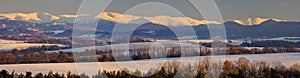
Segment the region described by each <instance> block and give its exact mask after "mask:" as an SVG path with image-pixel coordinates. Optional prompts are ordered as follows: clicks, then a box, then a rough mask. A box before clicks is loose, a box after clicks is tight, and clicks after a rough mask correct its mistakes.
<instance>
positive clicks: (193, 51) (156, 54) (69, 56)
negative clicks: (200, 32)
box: [0, 45, 300, 64]
mask: <svg viewBox="0 0 300 78" xmlns="http://www.w3.org/2000/svg"><path fill="white" fill-rule="evenodd" d="M60 49H61V47H59V46H41V47H31V48H27V49H22V50H17V49H13V50H11V51H9V52H0V64H15V63H68V62H74V59H78V60H77V61H82V62H91V61H95V60H94V59H97V60H98V61H99V62H108V61H130V60H141V59H155V58H172V57H186V56H199V55H200V56H209V55H212V54H213V53H214V52H213V50H211V49H209V48H207V47H201V48H192V47H172V48H166V47H151V48H150V47H145V48H132V49H128V50H126V49H122V48H119V49H109V50H85V51H84V52H78V53H75V54H76V55H80V56H78V57H75V58H74V57H73V54H74V53H72V52H62V51H60V52H45V51H47V50H60ZM95 52H96V53H95ZM284 52H300V51H299V50H298V49H297V47H264V48H262V49H258V48H253V49H247V48H245V47H243V46H234V45H229V46H227V49H226V55H234V54H264V53H284ZM224 54H225V53H224ZM128 57H130V58H128ZM116 58H117V59H116Z"/></svg>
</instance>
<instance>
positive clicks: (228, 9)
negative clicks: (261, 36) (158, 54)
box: [0, 0, 300, 20]
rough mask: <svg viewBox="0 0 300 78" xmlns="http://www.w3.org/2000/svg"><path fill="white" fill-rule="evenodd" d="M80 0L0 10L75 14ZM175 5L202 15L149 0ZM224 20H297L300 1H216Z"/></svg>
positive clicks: (25, 1) (8, 2)
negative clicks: (270, 18) (257, 18)
mask: <svg viewBox="0 0 300 78" xmlns="http://www.w3.org/2000/svg"><path fill="white" fill-rule="evenodd" d="M81 1H82V0H1V1H0V13H10V12H36V11H38V12H49V13H52V14H76V12H77V8H78V7H79V6H80V3H81ZM149 1H150V0H114V3H113V4H111V5H110V7H109V8H108V9H107V11H113V12H125V11H126V10H127V9H128V8H131V7H133V6H135V5H137V4H140V3H143V2H149ZM151 1H159V2H163V3H166V4H169V5H171V6H174V7H175V8H177V9H178V10H179V11H181V12H182V13H183V14H185V15H186V16H189V17H193V18H198V19H201V15H200V14H199V13H198V12H197V11H196V9H195V8H193V7H192V6H191V4H190V3H187V1H186V0H151ZM215 1H216V3H217V5H218V6H219V8H220V11H221V14H222V15H223V18H224V20H232V19H241V18H248V17H274V18H280V19H289V20H300V15H299V14H300V5H299V4H300V0H215Z"/></svg>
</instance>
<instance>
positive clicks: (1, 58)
mask: <svg viewBox="0 0 300 78" xmlns="http://www.w3.org/2000/svg"><path fill="white" fill-rule="evenodd" d="M69 62H74V58H73V55H72V53H67V52H58V53H56V52H44V51H42V52H32V53H25V54H18V53H16V54H12V53H0V64H24V63H69Z"/></svg>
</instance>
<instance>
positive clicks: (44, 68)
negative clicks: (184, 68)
mask: <svg viewBox="0 0 300 78" xmlns="http://www.w3.org/2000/svg"><path fill="white" fill-rule="evenodd" d="M240 57H246V58H248V59H249V60H250V61H252V62H253V61H266V62H267V63H268V64H270V65H272V63H273V62H276V61H281V62H282V63H283V64H284V65H286V66H291V65H293V64H295V63H300V61H299V59H300V53H279V54H255V55H227V56H213V57H212V58H213V59H225V60H232V61H236V60H238V58H240ZM199 58H201V59H203V58H205V57H202V56H197V57H184V58H167V59H166V60H167V61H172V60H178V61H182V62H191V60H196V59H199ZM150 62H154V63H163V62H165V60H164V59H154V60H139V61H127V62H89V63H49V64H12V65H0V69H6V70H8V71H13V70H14V71H15V72H16V73H24V72H25V71H32V72H33V73H34V74H36V73H39V72H41V73H48V72H49V71H50V70H52V71H53V72H59V73H67V72H68V71H71V72H72V73H86V74H88V75H92V74H96V73H97V71H98V70H107V71H113V70H120V69H123V67H121V66H119V65H122V66H125V67H124V68H127V69H129V70H132V71H135V70H136V66H132V64H139V65H140V66H141V67H143V66H144V65H147V64H149V63H150ZM144 67H147V68H150V67H149V66H144ZM77 68H79V69H77ZM93 70H94V71H93ZM139 70H142V69H139ZM83 71H89V72H83ZM142 71H147V70H142Z"/></svg>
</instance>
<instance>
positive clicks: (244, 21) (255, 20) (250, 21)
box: [233, 17, 287, 26]
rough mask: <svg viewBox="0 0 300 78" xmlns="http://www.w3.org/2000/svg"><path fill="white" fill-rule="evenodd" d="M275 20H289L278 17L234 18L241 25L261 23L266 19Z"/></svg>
mask: <svg viewBox="0 0 300 78" xmlns="http://www.w3.org/2000/svg"><path fill="white" fill-rule="evenodd" d="M270 20H271V21H274V22H287V20H280V19H276V18H260V17H259V18H247V19H240V20H233V22H235V23H238V24H241V25H249V26H252V25H260V24H262V23H264V22H266V21H270Z"/></svg>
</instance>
